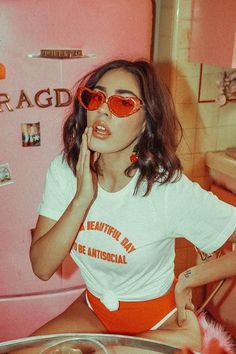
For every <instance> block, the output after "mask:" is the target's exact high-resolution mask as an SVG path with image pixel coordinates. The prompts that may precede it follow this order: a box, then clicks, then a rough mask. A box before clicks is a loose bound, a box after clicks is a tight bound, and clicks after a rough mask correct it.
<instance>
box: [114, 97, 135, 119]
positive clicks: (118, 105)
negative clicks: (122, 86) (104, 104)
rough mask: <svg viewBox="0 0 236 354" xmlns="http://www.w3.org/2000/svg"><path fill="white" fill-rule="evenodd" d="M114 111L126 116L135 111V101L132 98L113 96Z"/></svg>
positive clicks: (118, 114)
mask: <svg viewBox="0 0 236 354" xmlns="http://www.w3.org/2000/svg"><path fill="white" fill-rule="evenodd" d="M110 106H111V108H112V111H113V113H114V114H115V115H117V116H118V117H126V116H128V115H130V114H131V113H133V111H134V106H135V103H134V101H132V100H131V99H130V98H125V97H117V96H113V97H111V98H110Z"/></svg>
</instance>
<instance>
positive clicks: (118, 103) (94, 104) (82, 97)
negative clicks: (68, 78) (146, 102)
mask: <svg viewBox="0 0 236 354" xmlns="http://www.w3.org/2000/svg"><path fill="white" fill-rule="evenodd" d="M77 97H78V100H79V102H80V104H81V106H83V107H84V108H85V109H86V110H88V111H95V110H96V109H98V108H99V107H100V106H101V105H102V104H103V103H107V105H108V108H109V110H110V112H111V113H113V114H114V115H115V116H117V117H119V118H123V117H128V116H130V115H131V114H133V113H135V112H137V111H138V110H139V109H140V108H141V107H142V105H143V102H142V101H141V100H140V99H139V98H137V97H123V96H119V95H113V96H110V97H109V98H106V95H105V94H104V93H103V92H101V91H95V90H90V89H89V88H87V87H79V89H78V91H77Z"/></svg>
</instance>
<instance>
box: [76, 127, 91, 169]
mask: <svg viewBox="0 0 236 354" xmlns="http://www.w3.org/2000/svg"><path fill="white" fill-rule="evenodd" d="M87 131H88V128H86V129H85V131H84V133H83V135H82V141H81V145H80V153H79V159H78V162H77V165H76V171H77V173H78V172H79V173H80V175H82V174H83V166H84V159H85V156H86V151H87V150H88V147H87Z"/></svg>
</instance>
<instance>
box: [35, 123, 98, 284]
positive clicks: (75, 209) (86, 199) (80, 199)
mask: <svg viewBox="0 0 236 354" xmlns="http://www.w3.org/2000/svg"><path fill="white" fill-rule="evenodd" d="M89 139H91V129H86V130H85V133H84V134H83V137H82V144H81V151H80V156H79V160H78V163H77V191H76V194H75V196H74V198H73V200H72V201H71V203H70V204H69V205H68V207H67V209H66V210H65V212H64V214H63V215H62V216H61V218H60V219H59V220H58V221H54V220H52V219H49V218H47V217H44V216H39V218H38V222H37V225H36V229H35V232H34V237H33V240H32V245H31V249H30V259H31V263H32V268H33V271H34V273H35V274H36V275H37V276H38V277H39V278H40V279H42V280H48V279H49V278H50V277H51V276H52V275H53V274H54V273H55V271H56V270H57V268H58V267H59V266H60V264H61V263H62V262H63V260H64V259H65V257H66V255H67V254H68V253H69V251H70V249H71V247H72V245H73V243H74V241H75V238H76V236H77V234H78V231H79V228H80V225H81V223H82V222H83V220H84V218H85V215H86V213H87V212H88V210H89V208H90V205H91V204H92V202H93V200H94V199H95V195H96V188H97V182H96V180H95V176H93V174H92V172H91V170H90V151H89V149H88V142H89Z"/></svg>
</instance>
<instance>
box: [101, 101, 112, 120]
mask: <svg viewBox="0 0 236 354" xmlns="http://www.w3.org/2000/svg"><path fill="white" fill-rule="evenodd" d="M98 112H99V113H100V114H105V115H106V116H107V117H108V118H111V116H112V113H111V111H110V109H109V107H108V104H107V103H106V102H104V103H103V104H101V106H100V107H99V108H98Z"/></svg>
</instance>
